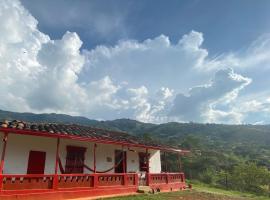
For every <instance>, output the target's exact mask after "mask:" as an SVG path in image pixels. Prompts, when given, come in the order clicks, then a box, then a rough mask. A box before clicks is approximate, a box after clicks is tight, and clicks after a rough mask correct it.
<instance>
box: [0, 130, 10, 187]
mask: <svg viewBox="0 0 270 200" xmlns="http://www.w3.org/2000/svg"><path fill="white" fill-rule="evenodd" d="M7 141H8V133H5V135H4V138H3V149H2V155H1V163H0V191H1V190H2V189H3V170H4V165H5V156H6V148H7Z"/></svg>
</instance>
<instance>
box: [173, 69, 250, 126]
mask: <svg viewBox="0 0 270 200" xmlns="http://www.w3.org/2000/svg"><path fill="white" fill-rule="evenodd" d="M250 82H251V79H249V78H246V77H243V76H241V75H239V74H236V73H234V71H233V70H232V69H226V70H219V71H217V72H216V74H215V77H214V79H213V80H212V81H211V83H210V84H208V85H202V86H197V87H193V88H191V89H190V91H189V93H188V95H184V94H178V95H177V96H176V98H175V99H174V102H173V107H172V108H171V111H170V115H172V116H179V117H180V119H182V120H184V121H192V120H195V121H206V122H214V121H221V120H220V118H224V117H225V118H227V117H228V116H233V114H232V113H228V112H224V111H220V110H216V109H215V107H217V105H218V104H220V103H222V104H224V103H226V104H228V103H230V102H231V101H233V100H234V99H235V98H236V97H237V96H238V94H239V91H240V90H241V89H243V88H244V87H245V86H247V85H248V84H250ZM224 121H226V120H224ZM234 121H235V122H240V120H234Z"/></svg>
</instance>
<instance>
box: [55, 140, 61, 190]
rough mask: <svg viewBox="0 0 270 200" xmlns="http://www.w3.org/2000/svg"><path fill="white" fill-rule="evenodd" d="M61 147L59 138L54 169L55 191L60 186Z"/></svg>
mask: <svg viewBox="0 0 270 200" xmlns="http://www.w3.org/2000/svg"><path fill="white" fill-rule="evenodd" d="M59 146H60V138H57V146H56V155H55V168H54V177H53V189H54V190H57V186H58V175H57V174H58V165H59Z"/></svg>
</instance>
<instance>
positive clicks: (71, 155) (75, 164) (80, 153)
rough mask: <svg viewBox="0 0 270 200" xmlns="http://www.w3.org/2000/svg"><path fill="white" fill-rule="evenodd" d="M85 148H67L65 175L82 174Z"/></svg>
mask: <svg viewBox="0 0 270 200" xmlns="http://www.w3.org/2000/svg"><path fill="white" fill-rule="evenodd" d="M85 152H86V148H85V147H77V146H67V156H66V165H65V173H66V174H82V173H83V169H84V160H85Z"/></svg>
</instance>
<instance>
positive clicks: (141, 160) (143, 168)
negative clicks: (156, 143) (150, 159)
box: [139, 152, 149, 172]
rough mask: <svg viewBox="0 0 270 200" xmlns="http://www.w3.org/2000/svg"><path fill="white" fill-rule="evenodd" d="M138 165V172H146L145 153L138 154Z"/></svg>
mask: <svg viewBox="0 0 270 200" xmlns="http://www.w3.org/2000/svg"><path fill="white" fill-rule="evenodd" d="M148 156H149V154H148ZM139 164H140V171H141V172H147V154H146V153H143V152H140V153H139Z"/></svg>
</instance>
